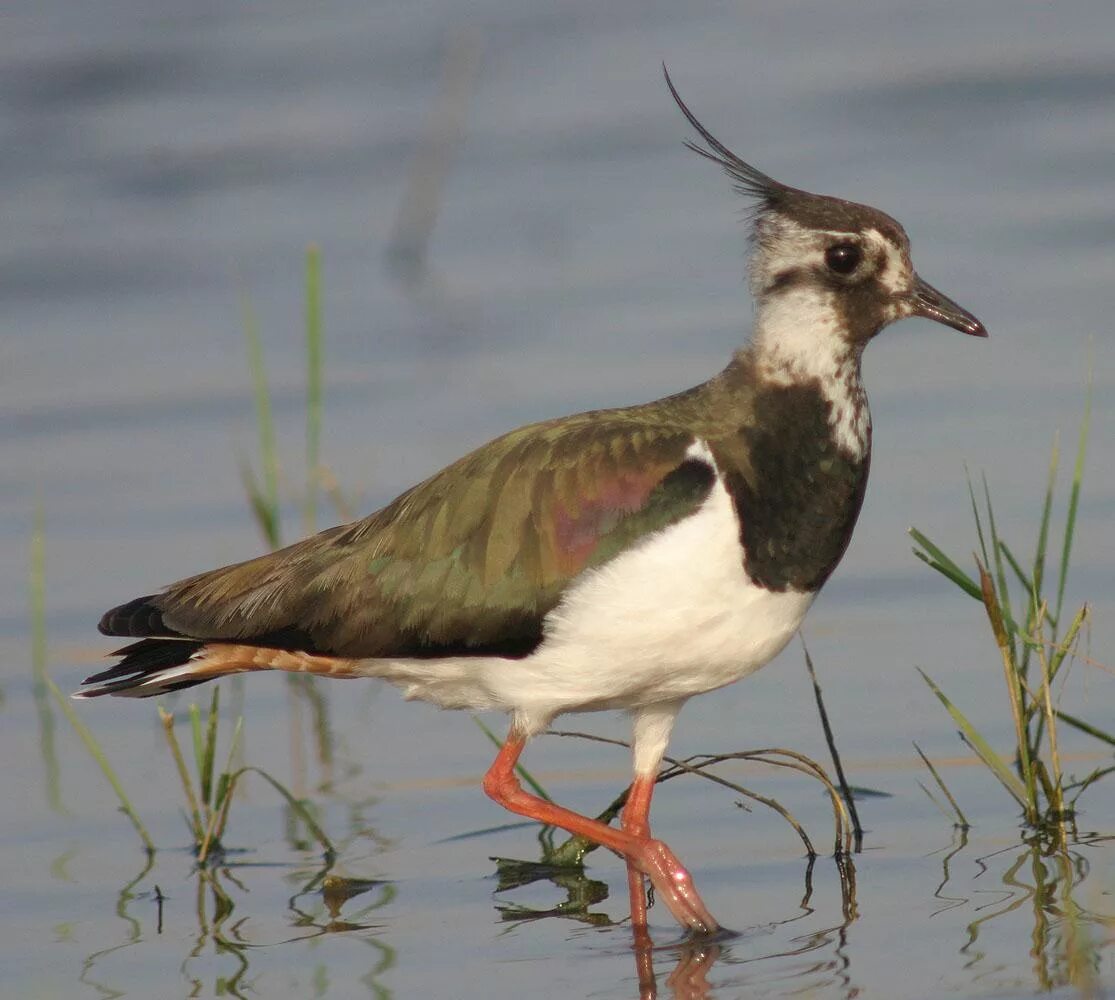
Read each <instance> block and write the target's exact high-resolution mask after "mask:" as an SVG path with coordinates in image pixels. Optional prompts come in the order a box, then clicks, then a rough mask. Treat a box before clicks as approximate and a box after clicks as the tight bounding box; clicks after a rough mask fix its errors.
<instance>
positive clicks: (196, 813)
mask: <svg viewBox="0 0 1115 1000" xmlns="http://www.w3.org/2000/svg"><path fill="white" fill-rule="evenodd" d="M157 707H158V710H159V720H160V721H161V722H162V724H163V733H164V734H165V736H166V742H167V746H168V747H170V756H171V759H172V760H173V761H174V766H175V767H176V768H177V770H178V780H179V781H180V782H182V793H183V794H184V795H185V796H186V806H187V808H188V809H189V810H190V816H189V819H190V826H191V830H190V836H192V837H193V838H194V846H195V847H196V846H197V845H198V844H199V843H200V842H201V838H202V834H203V832H204V830H205V825H204V824H203V823H202V821H201V807H200V806H199V805H198V801H197V796H196V795H195V794H194V785H193V782H192V781H191V780H190V769H189V768H188V767H186V758H185V757H183V756H182V748H181V747H180V746H179V745H178V737H177V736H175V735H174V715H173V714H172V713H171V712H168V711H166V709H164V708H163V707H162V706H161V705H159V706H157Z"/></svg>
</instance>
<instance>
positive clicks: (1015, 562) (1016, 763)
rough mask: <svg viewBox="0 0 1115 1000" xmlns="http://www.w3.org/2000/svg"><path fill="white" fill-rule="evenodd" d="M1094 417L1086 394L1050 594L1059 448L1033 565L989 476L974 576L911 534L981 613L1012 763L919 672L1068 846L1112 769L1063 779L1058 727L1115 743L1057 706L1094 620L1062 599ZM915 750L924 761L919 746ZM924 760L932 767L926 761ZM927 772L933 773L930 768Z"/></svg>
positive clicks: (1028, 815)
mask: <svg viewBox="0 0 1115 1000" xmlns="http://www.w3.org/2000/svg"><path fill="white" fill-rule="evenodd" d="M1090 411H1091V393H1090V392H1089V393H1088V396H1087V400H1086V404H1085V412H1084V417H1083V420H1082V421H1081V427H1080V436H1079V442H1078V445H1077V451H1076V461H1075V464H1074V466H1073V472H1072V485H1071V488H1070V492H1069V500H1068V505H1067V509H1066V513H1065V520H1064V526H1063V528H1062V531H1061V541H1060V550H1059V553H1058V559H1057V572H1056V576H1055V577H1054V580H1053V585H1052V588H1051V589H1050V588H1049V579H1048V576H1047V571H1046V567H1047V562H1048V556H1049V545H1050V532H1051V520H1052V511H1053V505H1054V494H1055V488H1056V483H1057V472H1058V466H1059V460H1060V454H1059V448H1058V446H1057V445H1056V443H1055V444H1054V447H1053V453H1052V458H1051V460H1050V464H1049V473H1048V478H1047V482H1046V489H1045V495H1044V500H1043V504H1042V510H1041V518H1040V524H1039V528H1038V534H1037V540H1036V544H1035V547H1034V555H1033V558H1032V559H1031V560H1030V562H1029V563H1028V564H1024V563H1023V562H1022V561H1021V559H1020V558H1019V557H1018V556H1017V555H1016V554H1015V550H1014V549H1013V548H1012V547H1011V546H1010V545H1008V543H1007V542H1006V540H1005V539H1003V538H1002V537H1001V536H1000V534H999V531H998V527H997V525H996V519H995V510H994V505H993V503H992V500H991V491H990V489H989V487H988V484H987V480H986V478H984V479H983V480H982V490H981V493H982V496H981V497H979V498H977V494H976V490H975V489H974V487H973V486H972V483H971V479H970V478H969V481H968V491H969V495H970V497H971V503H972V516H973V519H974V521H975V530H976V538H977V541H978V545H979V552H978V554H976V555H975V556H974V560H975V568H976V575H975V576H973V575H971V574H969V573H968V572H966V571H965V570H963V569H962V568H961V567H960V565H959V563H958V562H957V561H956V560H954V559H953V558H951V557H950V556H948V555H946V553H945V552H944V551H943V550H942V549H941V548H940V546H938V545H936V544H935V543H934V542H932V541H931V540H930V539H929V538H928V537H927V536H926V535H925V534H924V533H923V532H921V531H918V530H917V529H916V528H911V529H910V534H911V536H912V537H913V539H914V541H915V542H916V543H917V548H915V550H914V552H915V554H916V555H917V556H918V558H920V559H921V560H923V561H924V562H925V563H927V564H928V565H929V566H931V567H932V568H933V569H935V570H937V571H938V572H939V573H941V574H942V575H943V576H945V577H946V578H947V579H948V580H950V581H951V582H952V583H953V584H955V585H956V586H957V587H959V588H960V589H961V590H962V591H964V592H965V593H966V594H968V595H969V596H970V597H972V598H974V599H975V600H977V601H979V602H980V603H981V604H982V606H983V609H984V613H985V615H986V617H987V621H988V625H989V627H990V629H991V633H992V636H993V637H994V640H995V645H996V647H997V650H998V653H999V657H1000V659H1001V661H1002V670H1003V680H1004V685H1005V692H1006V702H1007V705H1008V706H1009V709H1010V714H1011V719H1012V722H1013V730H1014V753H1013V758H1012V759H1008V758H1006V757H1004V756H1003V755H1002V754H1001V753H999V752H998V751H996V750H995V749H994V748H993V747H992V745H991V743H990V741H989V740H988V739H987V738H985V737H984V736H983V734H982V733H981V732H980V731H979V729H977V727H976V726H975V725H973V723H972V722H971V721H970V720H969V718H968V716H967V715H966V714H965V713H964V712H963V711H962V710H961V708H960V707H959V706H957V705H956V704H955V703H954V702H953V701H952V700H950V699H949V698H948V696H947V695H946V694H945V693H944V691H943V690H942V689H941V687H940V686H939V685H938V684H937V683H936V682H934V681H933V680H932V679H931V678H930V677H929V675H928V674H927V673H925V671H924V670H921V671H920V673H921V675H922V677H923V678H924V679H925V682H926V683H927V684H928V685H929V687H930V688H931V690H932V691H933V693H934V694H935V695H936V696H937V697H938V698H939V699H940V701H941V703H942V704H943V705H944V706H945V708H946V709H947V710H948V712H949V714H950V715H951V716H952V718H953V719H954V720H955V722H956V724H957V725H958V726H959V728H960V735H961V738H962V739H963V740H964V741H965V742H966V743H967V744H968V746H970V747H971V748H972V750H973V751H974V752H975V753H976V755H977V756H978V757H979V759H980V760H981V761H982V762H983V763H984V764H985V765H986V766H987V768H988V769H989V770H990V771H991V773H992V774H994V775H995V777H996V779H998V781H999V783H1000V784H1001V785H1002V786H1003V788H1005V789H1006V791H1007V792H1008V793H1009V794H1010V795H1011V797H1012V798H1013V799H1014V800H1015V802H1016V803H1017V804H1018V805H1019V807H1020V808H1021V810H1022V815H1023V817H1024V820H1025V822H1026V824H1027V826H1029V827H1031V828H1033V829H1035V830H1037V831H1039V832H1041V833H1043V834H1046V835H1051V836H1053V838H1054V839H1055V840H1056V841H1057V842H1058V843H1061V844H1063V843H1065V840H1066V837H1067V836H1068V834H1069V833H1070V831H1071V830H1072V829H1074V824H1075V807H1076V802H1077V800H1078V799H1079V797H1080V795H1081V794H1082V793H1083V792H1084V791H1085V790H1086V789H1087V788H1089V787H1090V786H1091V785H1093V784H1095V783H1096V782H1097V781H1098V780H1100V779H1101V778H1103V777H1105V776H1106V775H1108V774H1111V773H1112V772H1113V771H1115V767H1111V766H1108V767H1097V768H1096V769H1094V770H1093V771H1092V772H1091V773H1090V774H1088V775H1087V776H1085V777H1084V778H1081V779H1078V780H1077V779H1071V778H1070V777H1069V776H1068V775H1066V773H1065V768H1064V762H1063V760H1062V756H1061V750H1060V741H1059V725H1058V724H1059V723H1061V722H1064V723H1065V724H1066V725H1068V726H1071V727H1072V728H1074V729H1076V730H1078V731H1080V732H1083V733H1086V734H1087V735H1089V736H1092V737H1094V738H1096V739H1098V740H1101V741H1103V742H1105V743H1107V744H1108V745H1115V736H1112V735H1111V734H1110V733H1106V732H1104V731H1103V730H1101V729H1100V728H1099V727H1097V726H1094V725H1092V724H1090V723H1087V722H1085V721H1083V720H1081V719H1078V718H1077V717H1076V716H1074V715H1070V714H1068V713H1067V712H1064V711H1062V709H1061V708H1060V707H1059V689H1060V688H1061V687H1062V686H1063V684H1064V682H1065V681H1066V680H1067V677H1068V673H1069V669H1068V668H1069V665H1070V664H1071V663H1072V661H1073V659H1074V657H1075V656H1076V654H1077V652H1078V647H1079V642H1080V637H1081V633H1082V630H1083V628H1084V626H1085V624H1086V622H1087V620H1088V615H1089V609H1088V605H1087V604H1083V605H1081V606H1080V608H1079V609H1078V610H1076V611H1075V613H1073V614H1072V615H1071V617H1067V620H1066V613H1065V592H1066V587H1067V583H1068V575H1069V567H1070V565H1071V561H1072V549H1073V539H1074V537H1075V532H1076V519H1077V514H1078V511H1079V506H1080V491H1081V484H1082V482H1083V477H1084V463H1085V456H1086V454H1087V446H1088V430H1089V423H1090ZM919 670H920V668H919ZM918 752H919V754H921V750H920V749H919V750H918ZM921 756H922V758H923V760H925V761H926V763H927V764H929V761H928V759H927V758H925V755H924V754H922V755H921ZM930 769H931V770H933V769H932V765H930ZM933 773H934V777H935V779H936V780H937V781H938V784H939V786H940V787H941V789H942V790H943V791H944V792H945V794H946V795H947V796H948V798H949V801H950V804H951V806H952V808H953V810H954V811H955V812H956V813H957V814H958V815H959V818H960V820H961V822H962V823H963V825H967V821H966V820H964V818H963V815H962V814H960V813H959V807H957V806H956V803H955V800H954V799H953V798H952V796H951V795H949V793H948V791H947V789H946V788H945V787H944V784H943V782H942V781H941V779H940V777H939V775H938V774H937V773H936V771H933Z"/></svg>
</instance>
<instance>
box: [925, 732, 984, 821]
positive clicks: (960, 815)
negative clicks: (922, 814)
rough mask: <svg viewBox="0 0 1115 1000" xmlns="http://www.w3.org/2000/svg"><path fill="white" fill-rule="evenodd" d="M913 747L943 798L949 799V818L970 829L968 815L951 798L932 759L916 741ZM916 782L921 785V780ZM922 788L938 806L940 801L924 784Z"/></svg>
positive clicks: (946, 813) (950, 793)
mask: <svg viewBox="0 0 1115 1000" xmlns="http://www.w3.org/2000/svg"><path fill="white" fill-rule="evenodd" d="M914 749H915V750H916V751H917V752H918V756H919V757H920V758H921V759H922V763H923V764H925V766H926V767H927V768H929V773H930V774H931V775H933V780H934V781H935V782H937V787H938V788H939V789H940V790H941V791H942V793H943V794H944V796H945V798H946V799H948V800H949V805H950V806H952V810H953V815H952V816H950V817H949V818H950V819H952V820H953V821H954V822H955V823H956V825H957V826H959V827H960V828H961V829H963V830H969V829H971V826H972V824H971V823H969V822H968V817H967V816H965V815H964V812H963V810H961V808H960V805H959V804H958V803H957V801H956V799H954V798H953V796H952V792H950V791H949V788H948V785H946V784H945V779H944V778H942V777H941V775H940V773H939V772H938V771H937V768H935V767H934V766H933V761H931V760H930V759H929V758H928V757H927V756H926V755H925V752H924V751H923V750H922V748H921V747H919V746H918V745H917V744H916V743H915V744H914ZM918 784H919V785H921V782H920V781H919V782H918ZM922 789H923V790H924V791H925V794H926V795H929V798H930V799H931V800H932V801H933V802H934V803H936V804H937V805H938V807H940V803H938V802H937V800H936V799H935V798H933V796H932V795H930V794H929V789H928V788H926V787H925V786H924V785H922ZM945 815H946V816H947V815H948V812H947V811H946V812H945Z"/></svg>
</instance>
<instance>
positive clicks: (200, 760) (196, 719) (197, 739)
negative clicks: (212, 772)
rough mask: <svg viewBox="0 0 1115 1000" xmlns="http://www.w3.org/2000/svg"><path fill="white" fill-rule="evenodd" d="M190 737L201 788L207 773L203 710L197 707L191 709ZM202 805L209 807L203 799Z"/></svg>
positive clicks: (192, 706) (193, 706)
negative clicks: (205, 772) (202, 729)
mask: <svg viewBox="0 0 1115 1000" xmlns="http://www.w3.org/2000/svg"><path fill="white" fill-rule="evenodd" d="M189 715H190V737H191V740H192V742H193V745H194V768H195V770H196V771H197V776H198V787H199V788H200V787H201V775H202V773H203V772H204V771H205V741H204V740H203V739H202V736H201V709H200V708H198V707H197V705H191V706H190V707H189ZM201 804H202V805H203V806H208V805H209V802H208V800H207V799H204V798H203V799H202V801H201Z"/></svg>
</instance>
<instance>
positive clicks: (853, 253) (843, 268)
mask: <svg viewBox="0 0 1115 1000" xmlns="http://www.w3.org/2000/svg"><path fill="white" fill-rule="evenodd" d="M861 260H863V252H862V251H861V250H860V248H859V247H857V246H856V245H855V244H854V243H837V244H836V246H833V247H829V248H828V249H827V250H826V251H825V264H826V265H827V266H828V269H829V270H830V271H834V272H835V273H837V274H851V273H852V272H853V271H854V270H855V269H856V268H857V267H859V263H860V261H861Z"/></svg>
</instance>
